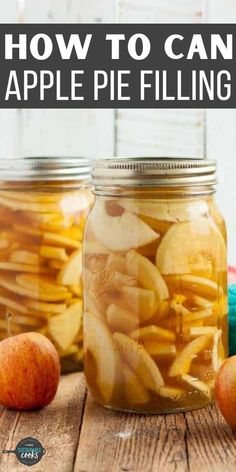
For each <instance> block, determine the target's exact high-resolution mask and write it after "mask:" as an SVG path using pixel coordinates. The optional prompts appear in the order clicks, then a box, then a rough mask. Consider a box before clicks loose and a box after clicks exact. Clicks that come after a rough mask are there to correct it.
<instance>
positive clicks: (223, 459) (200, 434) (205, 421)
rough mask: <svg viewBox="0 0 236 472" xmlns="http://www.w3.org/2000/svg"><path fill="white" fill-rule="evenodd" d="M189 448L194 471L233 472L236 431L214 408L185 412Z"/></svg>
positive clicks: (189, 456)
mask: <svg viewBox="0 0 236 472" xmlns="http://www.w3.org/2000/svg"><path fill="white" fill-rule="evenodd" d="M186 431H187V437H186V438H187V451H188V459H189V469H190V471H191V472H199V470H200V471H201V472H222V471H224V470H225V471H227V472H234V471H235V468H236V452H235V445H236V434H235V432H233V431H232V430H231V429H230V428H229V426H227V424H226V423H225V421H224V420H223V418H222V416H221V415H220V413H219V411H218V410H217V409H216V408H215V407H209V408H207V409H203V410H198V411H195V412H194V413H188V414H187V415H186Z"/></svg>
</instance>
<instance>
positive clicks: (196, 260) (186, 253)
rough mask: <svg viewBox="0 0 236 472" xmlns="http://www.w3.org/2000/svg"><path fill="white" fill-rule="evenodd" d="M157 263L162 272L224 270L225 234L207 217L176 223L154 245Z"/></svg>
mask: <svg viewBox="0 0 236 472" xmlns="http://www.w3.org/2000/svg"><path fill="white" fill-rule="evenodd" d="M180 248H181V250H180ZM156 265H157V267H158V269H159V270H160V272H161V274H165V275H169V274H171V275H174V274H176V275H183V274H191V273H199V272H201V271H203V272H205V271H206V270H207V271H208V272H209V273H211V274H213V273H217V272H221V271H225V267H226V244H225V241H224V238H223V236H222V235H221V233H220V231H219V230H218V228H217V226H216V225H215V224H214V223H213V222H212V221H209V220H208V219H207V218H203V217H200V218H197V219H195V220H193V221H188V222H184V223H175V224H174V225H172V226H171V228H170V229H169V230H168V231H167V233H166V234H165V236H164V237H163V239H162V241H161V243H160V245H159V246H158V248H157V254H156Z"/></svg>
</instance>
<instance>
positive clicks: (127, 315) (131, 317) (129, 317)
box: [106, 303, 139, 333]
mask: <svg viewBox="0 0 236 472" xmlns="http://www.w3.org/2000/svg"><path fill="white" fill-rule="evenodd" d="M106 318H107V323H108V325H109V326H110V328H111V329H112V331H121V332H122V333H123V332H124V333H127V332H129V331H132V330H133V329H135V328H136V327H137V326H138V324H139V319H138V317H137V316H136V315H135V314H134V313H132V312H131V311H129V310H127V309H125V308H123V307H121V306H119V305H117V304H115V303H112V304H111V305H109V306H108V308H107V311H106Z"/></svg>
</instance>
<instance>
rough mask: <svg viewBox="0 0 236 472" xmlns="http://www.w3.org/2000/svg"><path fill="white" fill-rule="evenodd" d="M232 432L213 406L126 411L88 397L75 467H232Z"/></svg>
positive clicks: (132, 471) (79, 470)
mask: <svg viewBox="0 0 236 472" xmlns="http://www.w3.org/2000/svg"><path fill="white" fill-rule="evenodd" d="M235 444H236V436H235V434H234V433H233V432H232V431H231V429H230V428H229V427H228V426H227V425H226V424H225V422H224V421H223V419H222V417H221V416H220V415H219V413H218V412H217V410H216V408H215V407H214V406H213V407H209V408H207V409H205V410H204V409H203V410H199V411H195V412H192V413H191V412H190V413H187V414H178V415H167V416H153V415H147V416H145V415H132V414H125V413H119V412H117V413H116V412H112V411H109V410H105V409H103V408H101V407H99V406H97V405H95V403H94V402H93V401H92V399H91V398H90V397H88V399H87V402H86V408H85V413H84V419H83V426H82V429H81V435H80V442H79V448H78V453H77V458H76V462H75V468H74V471H75V472H93V471H96V472H106V471H108V470H109V471H112V472H123V471H127V472H144V471H145V472H156V471H160V472H197V471H199V470H201V472H224V471H227V472H228V471H229V472H233V470H235V467H236V452H235Z"/></svg>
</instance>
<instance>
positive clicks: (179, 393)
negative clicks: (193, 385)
mask: <svg viewBox="0 0 236 472" xmlns="http://www.w3.org/2000/svg"><path fill="white" fill-rule="evenodd" d="M186 393H187V392H186V390H184V389H183V388H180V387H172V386H168V385H164V387H161V388H160V390H159V395H160V396H161V397H163V398H168V399H170V400H173V401H180V400H181V399H182V398H183V397H184V396H185V395H186Z"/></svg>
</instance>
